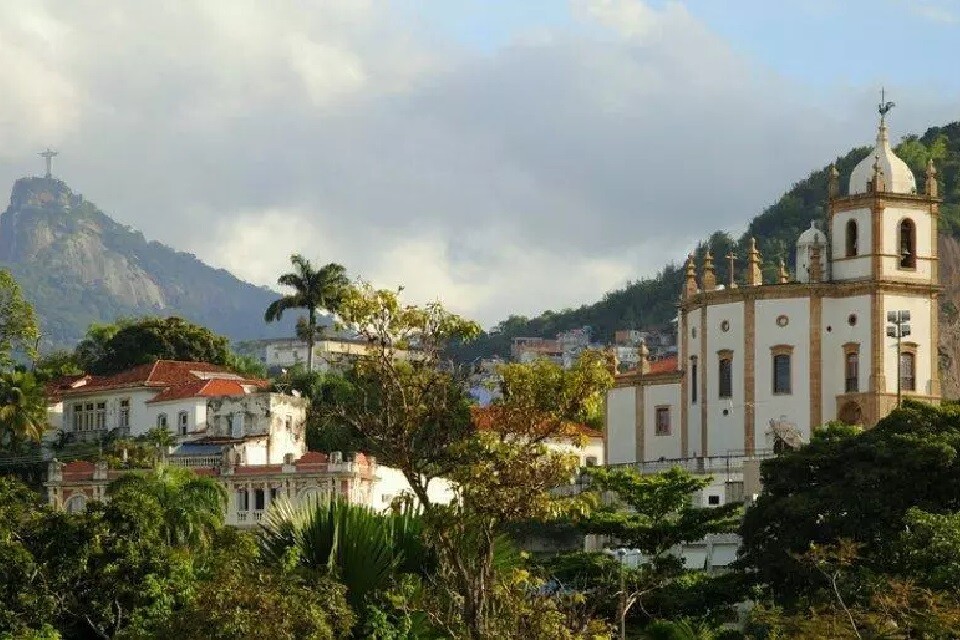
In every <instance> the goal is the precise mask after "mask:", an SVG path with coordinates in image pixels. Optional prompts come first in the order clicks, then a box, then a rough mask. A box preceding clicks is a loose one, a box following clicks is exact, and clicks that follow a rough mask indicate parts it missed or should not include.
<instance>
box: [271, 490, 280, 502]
mask: <svg viewBox="0 0 960 640" xmlns="http://www.w3.org/2000/svg"><path fill="white" fill-rule="evenodd" d="M279 492H280V490H279V489H277V488H276V487H270V502H273V501H274V500H276V499H277V495H278V494H279Z"/></svg>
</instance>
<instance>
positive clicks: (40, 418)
mask: <svg viewBox="0 0 960 640" xmlns="http://www.w3.org/2000/svg"><path fill="white" fill-rule="evenodd" d="M47 426H48V422H47V397H46V394H45V393H44V390H43V386H42V385H41V384H40V383H39V382H37V379H36V378H35V377H34V375H33V374H32V373H26V372H21V371H11V372H8V373H3V374H0V441H2V442H3V443H4V444H6V445H7V446H11V447H12V446H14V445H17V444H20V443H23V442H24V441H33V442H39V441H40V439H41V438H42V437H43V434H44V432H45V431H46V430H47Z"/></svg>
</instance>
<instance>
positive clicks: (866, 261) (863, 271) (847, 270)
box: [830, 209, 873, 280]
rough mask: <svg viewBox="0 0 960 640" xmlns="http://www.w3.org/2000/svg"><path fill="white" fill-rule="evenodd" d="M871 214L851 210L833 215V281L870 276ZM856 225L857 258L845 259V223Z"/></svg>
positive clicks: (864, 210) (866, 211)
mask: <svg viewBox="0 0 960 640" xmlns="http://www.w3.org/2000/svg"><path fill="white" fill-rule="evenodd" d="M871 218H872V214H871V212H870V210H869V209H852V210H850V211H841V212H839V213H837V214H835V215H834V216H833V218H832V221H831V233H830V241H831V253H830V255H831V256H832V265H831V270H832V274H831V275H832V277H833V279H834V280H856V279H859V278H867V277H869V276H870V268H871V258H870V255H869V254H870V253H871V252H872V247H871V238H872V237H873V231H872V230H871ZM850 220H855V221H856V223H857V257H856V258H848V257H847V223H848V222H849V221H850Z"/></svg>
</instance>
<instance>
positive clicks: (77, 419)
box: [73, 404, 83, 431]
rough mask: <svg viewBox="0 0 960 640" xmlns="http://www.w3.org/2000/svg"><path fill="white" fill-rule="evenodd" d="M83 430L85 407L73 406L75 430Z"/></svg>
mask: <svg viewBox="0 0 960 640" xmlns="http://www.w3.org/2000/svg"><path fill="white" fill-rule="evenodd" d="M81 429H83V405H82V404H75V405H73V430H74V431H80V430H81Z"/></svg>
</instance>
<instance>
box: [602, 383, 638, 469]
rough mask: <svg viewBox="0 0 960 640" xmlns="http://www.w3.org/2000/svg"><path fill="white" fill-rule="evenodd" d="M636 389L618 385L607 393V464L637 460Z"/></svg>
mask: <svg viewBox="0 0 960 640" xmlns="http://www.w3.org/2000/svg"><path fill="white" fill-rule="evenodd" d="M636 398H637V395H636V391H635V389H634V387H616V388H614V389H611V390H610V392H609V393H608V394H607V434H606V448H605V454H606V464H620V463H624V462H637V459H636V458H637V438H636V429H635V428H634V425H635V424H636V411H637V410H636Z"/></svg>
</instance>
